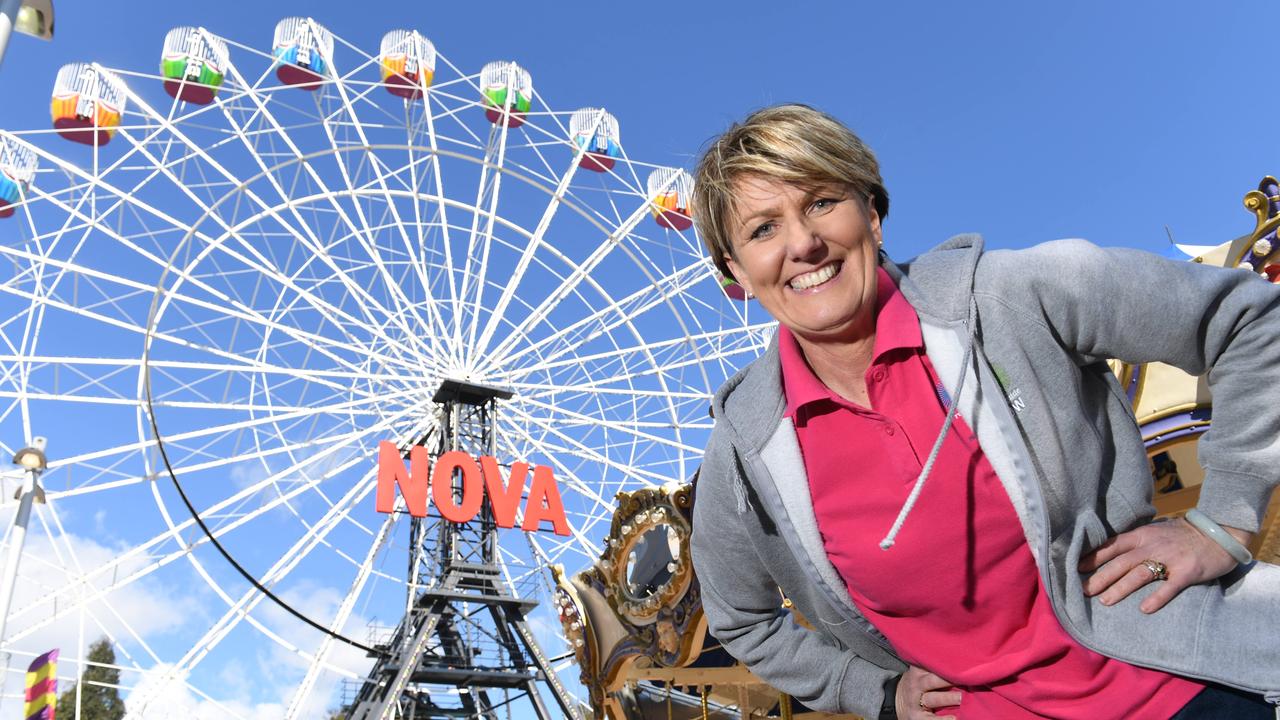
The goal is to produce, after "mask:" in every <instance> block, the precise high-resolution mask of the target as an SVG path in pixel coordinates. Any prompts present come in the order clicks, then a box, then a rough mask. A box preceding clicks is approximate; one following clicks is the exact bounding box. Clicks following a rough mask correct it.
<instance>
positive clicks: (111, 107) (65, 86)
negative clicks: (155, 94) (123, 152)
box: [50, 63, 125, 145]
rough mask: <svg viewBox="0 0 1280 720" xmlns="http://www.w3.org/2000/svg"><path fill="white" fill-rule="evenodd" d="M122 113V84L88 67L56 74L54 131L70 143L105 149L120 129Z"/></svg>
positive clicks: (76, 66) (73, 65) (71, 67)
mask: <svg viewBox="0 0 1280 720" xmlns="http://www.w3.org/2000/svg"><path fill="white" fill-rule="evenodd" d="M124 109H125V87H124V82H123V81H121V80H120V78H119V77H117V76H116V75H115V74H113V73H111V72H108V71H106V70H102V69H99V68H98V67H96V66H94V65H90V64H87V63H71V64H69V65H63V66H62V68H61V69H60V70H58V76H57V79H55V80H54V82H53V102H52V104H51V107H50V110H51V113H52V115H53V127H54V128H56V129H57V130H58V134H59V135H61V136H62V137H64V138H66V139H68V140H71V141H72V142H78V143H83V144H85V145H106V144H107V143H108V142H110V141H111V138H112V137H113V136H114V135H115V134H116V128H118V127H120V118H121V117H122V116H123V115H124Z"/></svg>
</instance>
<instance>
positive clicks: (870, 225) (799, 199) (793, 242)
mask: <svg viewBox="0 0 1280 720" xmlns="http://www.w3.org/2000/svg"><path fill="white" fill-rule="evenodd" d="M735 198H736V200H737V213H736V217H734V218H731V219H730V222H729V239H730V241H731V242H732V243H733V248H734V254H735V255H736V257H726V258H725V260H726V262H727V263H728V265H729V269H730V270H732V271H733V275H734V277H735V278H736V279H737V281H738V283H739V284H741V285H742V286H743V287H744V288H746V290H747V292H750V293H752V294H754V295H755V296H756V299H758V300H759V301H760V304H761V305H763V306H764V309H765V310H767V311H768V312H769V314H770V315H772V316H773V317H774V318H775V319H777V320H778V321H779V322H781V323H782V324H783V325H785V326H786V327H787V328H788V329H789V330H791V331H792V332H793V333H795V334H796V335H797V336H799V337H800V338H802V339H804V340H810V341H814V342H823V341H854V340H861V339H865V338H867V337H871V336H872V335H873V334H874V332H875V301H876V254H877V250H878V248H879V245H880V238H881V235H880V217H879V215H877V214H876V212H875V210H874V209H873V208H872V207H871V203H870V201H869V200H868V199H866V198H863V197H861V196H857V195H853V194H851V192H850V190H849V188H847V187H845V186H841V185H824V186H818V187H817V188H814V189H811V190H806V189H803V188H800V187H797V186H795V185H792V184H790V183H785V182H780V181H777V180H770V179H768V178H763V177H754V176H749V177H745V178H742V179H741V180H738V181H737V183H736V184H735Z"/></svg>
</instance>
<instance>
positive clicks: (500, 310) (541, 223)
mask: <svg viewBox="0 0 1280 720" xmlns="http://www.w3.org/2000/svg"><path fill="white" fill-rule="evenodd" d="M601 118H603V115H601V117H600V118H597V120H596V125H595V126H593V127H592V128H591V132H592V133H594V132H595V129H596V127H598V126H599V124H600V121H601ZM585 154H586V146H585V145H583V146H582V147H580V148H578V149H577V150H575V152H574V156H573V160H572V161H571V162H570V164H569V169H568V170H566V171H565V172H564V173H563V174H562V175H561V177H560V182H559V184H557V185H556V189H555V191H554V192H553V193H552V195H551V197H550V199H549V200H548V201H547V206H546V207H545V208H543V210H542V217H540V218H539V219H538V224H537V226H536V227H535V228H534V230H533V236H532V237H530V238H529V241H528V242H527V243H525V246H524V250H523V251H522V252H521V253H520V259H519V260H517V261H516V266H515V270H513V271H512V273H511V277H510V278H509V279H508V280H507V283H506V285H505V286H504V287H503V290H502V293H501V294H500V295H499V296H498V299H497V301H496V304H495V306H494V309H493V311H492V312H491V313H489V320H488V322H486V323H485V328H484V332H483V333H481V335H480V339H479V341H478V342H474V341H473V343H472V344H473V346H474V347H477V348H479V349H480V350H481V351H482V352H483V351H484V350H485V349H486V348H488V347H489V342H490V341H491V340H492V339H493V333H494V331H495V330H496V329H497V327H498V321H499V319H500V318H502V317H504V316H505V313H506V310H507V306H508V305H509V304H510V303H511V299H512V298H513V297H515V293H516V289H517V288H518V287H519V286H520V282H521V280H523V279H524V275H525V272H526V271H528V269H529V263H530V262H531V261H532V260H533V257H534V254H535V253H536V252H537V250H538V248H539V247H541V246H542V244H543V238H544V236H545V235H546V233H547V228H548V227H550V226H551V221H552V219H553V218H555V215H556V211H557V210H559V209H560V205H561V203H562V202H563V200H564V196H565V192H566V191H567V190H568V189H569V183H571V182H572V181H573V178H574V176H575V175H576V174H577V170H578V167H579V165H580V163H581V160H582V158H583V156H584V155H585ZM490 226H491V227H490V232H492V223H490Z"/></svg>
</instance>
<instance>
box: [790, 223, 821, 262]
mask: <svg viewBox="0 0 1280 720" xmlns="http://www.w3.org/2000/svg"><path fill="white" fill-rule="evenodd" d="M824 246H825V243H823V242H822V237H821V236H820V235H819V234H818V231H817V229H816V228H814V227H812V226H811V225H810V224H809V223H806V222H798V223H790V224H789V228H788V231H787V254H788V255H790V256H791V258H792V259H794V260H809V259H812V258H813V257H815V256H816V255H820V254H821V253H822V250H823V247H824Z"/></svg>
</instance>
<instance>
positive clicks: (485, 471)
mask: <svg viewBox="0 0 1280 720" xmlns="http://www.w3.org/2000/svg"><path fill="white" fill-rule="evenodd" d="M430 462H431V460H430V457H429V456H428V455H427V449H426V448H424V447H420V446H417V445H415V446H414V447H412V448H410V449H409V468H408V469H407V470H406V469H405V466H404V458H403V457H401V456H400V448H398V447H396V445H395V443H392V442H387V441H385V440H384V441H382V442H380V443H378V491H377V508H378V512H380V513H390V512H392V511H393V510H394V509H395V501H396V497H395V493H396V490H395V489H396V486H399V487H400V494H401V495H403V496H404V503H405V505H406V506H408V508H409V514H410V515H412V516H413V517H426V516H427V494H428V490H429V491H430V495H431V501H432V502H434V503H435V505H436V509H437V510H439V511H440V515H441V516H442V517H443V518H444V519H445V520H449V521H451V522H456V523H464V522H467V521H469V520H471V519H472V518H474V517H475V516H476V515H477V514H478V513H479V512H480V503H481V502H483V500H484V498H485V497H488V498H489V508H490V509H491V510H492V511H493V519H494V521H495V522H496V523H497V524H498V527H504V528H510V527H515V524H516V508H517V507H518V506H519V504H520V496H521V495H522V494H523V493H524V481H525V478H526V477H528V474H529V465H528V464H527V463H522V462H517V463H512V464H511V476H510V478H509V479H508V480H507V482H505V483H504V482H503V480H502V468H500V467H498V461H497V460H495V459H494V458H491V457H489V456H487V455H486V456H483V457H481V458H479V462H478V463H477V461H476V459H475V458H472V457H471V456H470V455H468V454H466V453H464V452H461V451H459V450H450V451H449V452H446V453H442V454H441V455H440V457H439V458H438V459H437V460H436V465H435V467H434V468H431V470H430V472H428V466H429V465H430ZM455 473H460V474H461V478H462V483H461V489H462V492H461V493H460V495H459V497H455V496H454V492H453V479H454V477H455ZM428 478H429V479H428ZM543 521H546V522H549V523H551V527H552V528H553V529H554V530H555V533H556V534H557V535H568V534H569V521H568V520H566V519H565V516H564V503H563V502H561V501H560V490H559V488H557V487H556V478H555V476H554V475H552V473H551V468H549V467H545V466H543V465H535V466H534V468H533V482H531V483H530V484H529V499H528V501H526V502H525V506H524V522H522V523H520V529H521V530H524V531H525V532H537V530H538V526H539V525H540V524H542V522H543Z"/></svg>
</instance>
